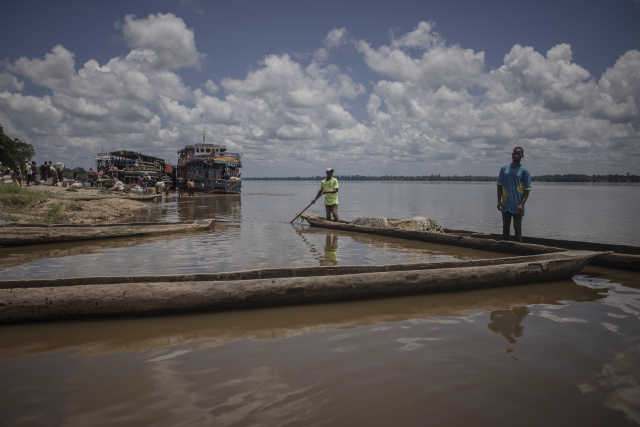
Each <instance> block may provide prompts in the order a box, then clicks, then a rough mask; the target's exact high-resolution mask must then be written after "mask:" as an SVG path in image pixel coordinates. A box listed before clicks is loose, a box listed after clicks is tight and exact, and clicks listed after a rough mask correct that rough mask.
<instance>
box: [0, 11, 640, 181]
mask: <svg viewBox="0 0 640 427" xmlns="http://www.w3.org/2000/svg"><path fill="white" fill-rule="evenodd" d="M3 17H4V18H5V19H4V20H3V25H2V27H1V28H0V38H1V39H2V40H3V43H2V47H1V48H0V124H1V125H2V126H3V128H4V131H5V133H6V134H7V135H9V136H10V137H12V138H19V139H21V140H23V141H26V142H29V143H31V144H32V145H33V146H34V148H35V149H36V157H35V159H34V160H36V161H37V162H39V163H40V162H42V161H44V160H52V161H54V162H57V161H63V162H65V164H67V166H70V167H75V166H82V167H85V168H88V167H90V166H93V160H92V159H93V156H94V154H95V153H96V152H98V151H100V150H101V149H104V150H107V151H113V150H120V149H130V150H135V151H142V152H145V153H148V154H153V155H157V156H160V157H163V158H165V159H166V160H167V161H168V162H175V161H176V157H177V154H176V151H177V150H178V149H180V148H182V147H183V146H184V145H187V144H189V143H194V142H199V141H201V139H202V133H203V130H205V132H206V135H207V140H208V141H209V142H216V143H221V144H225V145H227V147H228V149H229V151H238V152H242V153H243V160H244V166H245V168H244V171H243V175H244V176H245V177H264V176H274V177H275V176H311V175H322V174H323V171H324V170H325V169H326V168H327V167H328V166H332V167H333V168H334V169H335V170H336V175H355V174H363V175H368V174H371V175H385V174H393V175H430V174H442V175H496V174H497V171H498V169H499V167H500V165H502V164H504V163H507V162H508V161H509V159H510V156H509V153H510V151H511V148H512V147H513V146H515V145H521V146H524V147H525V158H524V160H523V162H524V164H525V165H527V166H528V167H529V169H530V170H531V171H532V173H533V175H542V174H554V173H588V174H593V173H600V174H608V173H621V174H625V173H627V172H631V173H632V174H640V169H639V168H638V161H639V160H640V71H638V70H640V1H638V0H608V1H594V0H586V1H584V0H583V1H578V0H565V1H561V2H558V1H547V0H542V1H538V2H522V1H497V0H488V1H484V2H478V1H466V0H465V1H431V2H428V1H407V0H397V1H393V2H391V1H375V0H373V1H367V2H364V1H349V0H342V1H334V0H327V1H322V2H319V1H304V0H298V1H256V0H236V1H224V2H221V1H197V0H182V1H170V0H154V1H152V0H130V1H118V0H116V1H110V2H98V1H81V0H75V1H65V0H61V1H56V2H51V1H31V0H23V1H21V2H11V3H8V4H6V5H3Z"/></svg>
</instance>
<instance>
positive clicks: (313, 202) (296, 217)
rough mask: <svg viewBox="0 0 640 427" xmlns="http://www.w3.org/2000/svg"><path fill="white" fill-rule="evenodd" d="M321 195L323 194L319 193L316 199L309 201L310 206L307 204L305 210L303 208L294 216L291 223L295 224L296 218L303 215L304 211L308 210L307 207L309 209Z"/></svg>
mask: <svg viewBox="0 0 640 427" xmlns="http://www.w3.org/2000/svg"><path fill="white" fill-rule="evenodd" d="M320 196H322V194H320V195H318V197H316V198H315V199H313V202H311V203H309V206H307V207H306V208H304V210H303V211H302V212H300V213H299V214H298V215H296V217H295V218H293V219H292V220H291V222H290V223H289V224H293V221H295V220H296V219H298V217H299V216H300V215H302V214H303V213H304V211H306V210H307V209H309V207H310V206H311V205H312V204H314V203H315V202H316V200H318V199H319V198H320Z"/></svg>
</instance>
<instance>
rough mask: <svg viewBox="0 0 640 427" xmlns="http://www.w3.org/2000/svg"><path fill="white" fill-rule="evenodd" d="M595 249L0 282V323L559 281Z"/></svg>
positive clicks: (572, 272)
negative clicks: (409, 261)
mask: <svg viewBox="0 0 640 427" xmlns="http://www.w3.org/2000/svg"><path fill="white" fill-rule="evenodd" d="M597 255H598V253H597V252H587V251H566V252H559V253H551V254H543V255H535V256H524V257H510V258H500V259H490V260H475V261H455V262H437V263H426V264H394V265H380V266H329V267H301V268H280V269H264V270H249V271H240V272H231V273H216V274H191V275H172V276H134V277H82V278H71V279H44V280H12V281H0V323H12V322H25V321H41V320H71V319H87V318H100V317H114V316H132V315H150V314H171V313H185V312H198V311H211V310H230V309H245V308H256V307H269V306H278V305H292V304H312V303H324V302H333V301H345V300H354V299H369V298H384V297H397V296H403V295H412V294H414V295H415V294H425V293H436V292H453V291H462V290H475V289H483V288H492V287H500V286H515V285H522V284H528V283H543V282H549V281H558V280H565V279H568V278H570V277H572V276H573V275H575V274H576V273H578V272H579V271H580V270H581V269H582V268H583V267H584V266H585V265H586V264H587V263H588V262H589V260H590V259H592V258H593V257H594V256H597Z"/></svg>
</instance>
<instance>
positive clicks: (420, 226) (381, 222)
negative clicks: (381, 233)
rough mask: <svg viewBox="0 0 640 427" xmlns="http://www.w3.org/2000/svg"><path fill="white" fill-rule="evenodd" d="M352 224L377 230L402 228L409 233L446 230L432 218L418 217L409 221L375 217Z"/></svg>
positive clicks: (361, 219)
mask: <svg viewBox="0 0 640 427" xmlns="http://www.w3.org/2000/svg"><path fill="white" fill-rule="evenodd" d="M351 224H354V225H362V226H365V227H377V228H400V229H401V230H408V231H428V232H430V233H444V230H443V229H442V227H441V226H440V224H438V223H437V222H436V220H434V219H431V218H423V217H421V216H416V217H413V218H409V219H387V218H375V217H360V218H356V219H355V220H353V221H351Z"/></svg>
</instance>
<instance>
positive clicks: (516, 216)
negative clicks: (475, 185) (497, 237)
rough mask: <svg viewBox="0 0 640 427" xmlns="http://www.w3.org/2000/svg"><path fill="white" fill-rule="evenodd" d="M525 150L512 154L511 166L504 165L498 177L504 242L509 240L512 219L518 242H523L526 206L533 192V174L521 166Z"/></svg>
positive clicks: (499, 205)
mask: <svg viewBox="0 0 640 427" xmlns="http://www.w3.org/2000/svg"><path fill="white" fill-rule="evenodd" d="M523 157H524V149H523V148H522V147H516V148H514V149H513V152H512V153H511V164H507V165H504V166H503V167H502V168H501V169H500V174H499V175H498V182H497V184H498V193H497V194H498V210H499V211H500V212H502V240H509V234H510V229H511V219H512V218H513V230H514V231H515V240H516V242H522V217H523V216H524V204H525V203H526V201H527V199H528V198H529V191H531V174H530V173H529V171H528V170H527V168H525V167H524V166H522V165H521V164H520V161H521V160H522V158H523Z"/></svg>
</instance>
